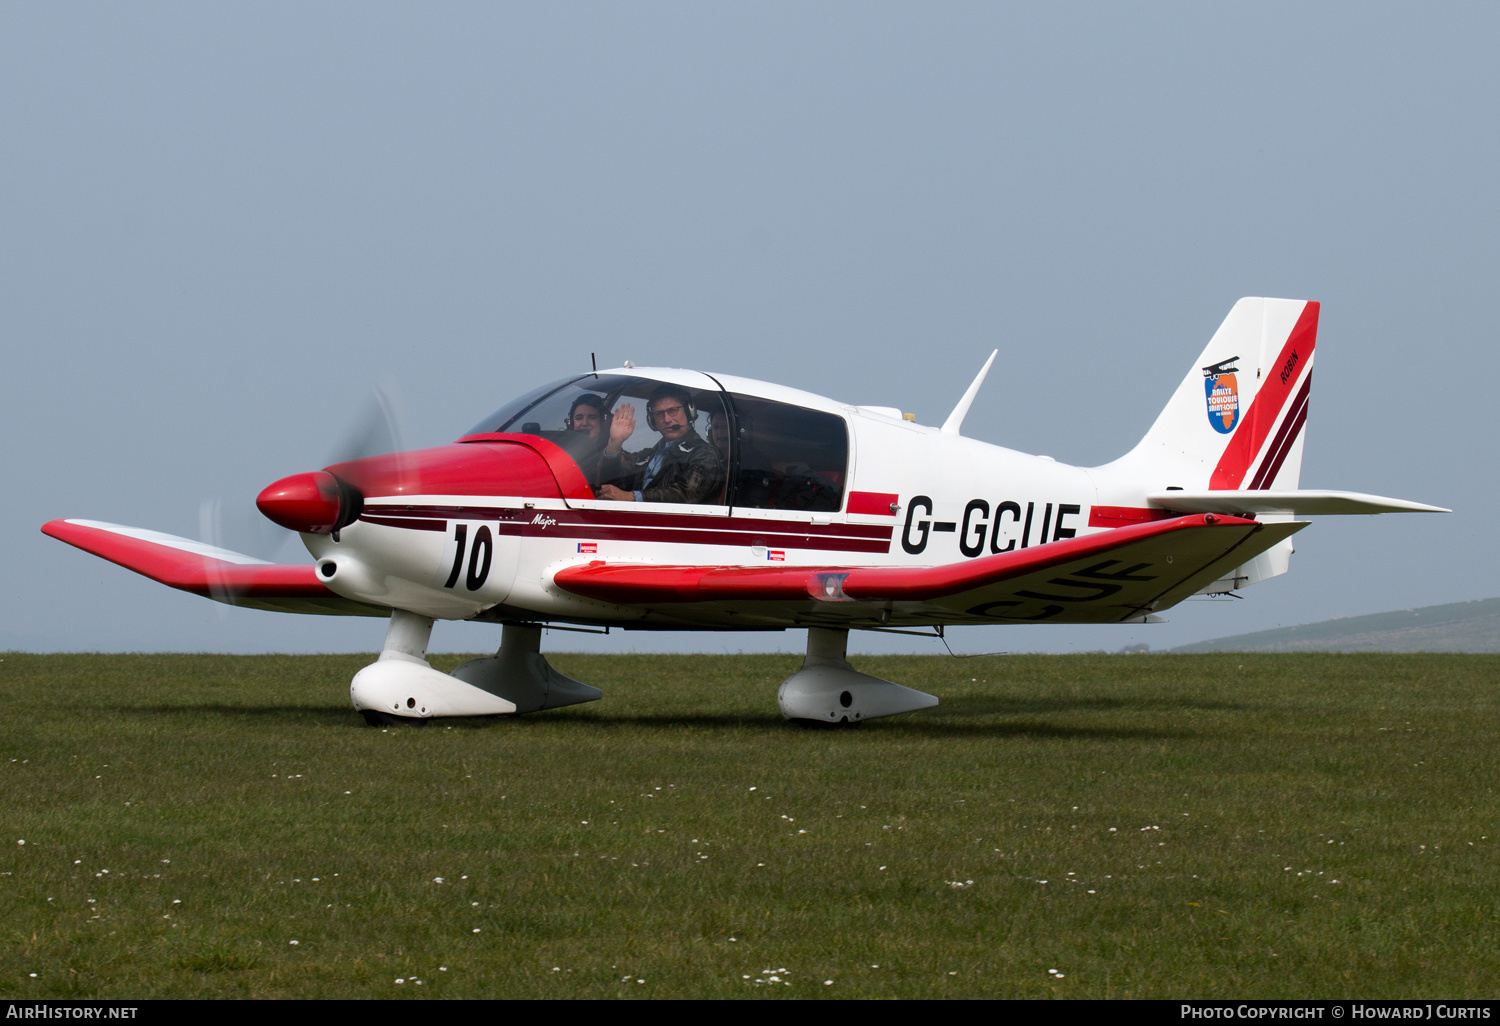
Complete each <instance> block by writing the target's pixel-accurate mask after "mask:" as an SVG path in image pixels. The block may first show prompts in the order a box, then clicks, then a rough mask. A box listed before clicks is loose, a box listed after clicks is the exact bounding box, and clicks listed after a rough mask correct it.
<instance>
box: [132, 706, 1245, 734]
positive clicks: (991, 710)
mask: <svg viewBox="0 0 1500 1026" xmlns="http://www.w3.org/2000/svg"><path fill="white" fill-rule="evenodd" d="M1247 709H1248V707H1246V706H1241V705H1235V704H1232V703H1225V702H1195V701H1189V702H1181V701H1171V700H1168V699H1139V700H1125V699H1062V698H1056V699H1028V700H1021V701H1016V700H979V701H973V700H970V701H964V700H957V701H953V702H951V703H948V704H946V705H944V706H942V707H941V711H940V712H938V713H936V714H932V715H926V716H907V717H902V718H899V719H893V720H889V721H885V722H881V723H880V724H879V726H878V730H880V731H881V732H883V733H884V732H890V733H895V734H908V735H911V734H916V735H923V736H928V737H954V738H957V737H1051V738H1061V739H1078V740H1082V739H1114V740H1139V739H1156V740H1165V739H1186V738H1190V737H1194V736H1197V735H1198V734H1200V733H1201V731H1198V730H1192V729H1183V728H1182V727H1180V726H1178V727H1174V728H1170V729H1168V728H1160V727H1139V726H1136V727H1130V726H1106V725H1102V724H1101V725H1090V724H1068V725H1064V724H1057V723H1046V722H1037V721H1036V720H1034V719H1032V717H1037V716H1047V715H1060V714H1067V713H1078V712H1088V713H1109V712H1132V711H1134V712H1142V713H1147V712H1149V713H1169V712H1183V711H1193V712H1243V711H1247ZM109 711H110V712H113V713H115V714H122V715H131V716H149V717H175V716H182V715H189V716H193V717H212V718H218V719H230V720H234V719H239V720H252V721H257V722H274V721H278V720H280V721H285V722H288V723H293V722H295V723H307V722H313V723H316V724H319V725H324V726H329V727H357V728H358V729H361V730H368V729H369V728H368V727H367V726H366V725H365V724H364V722H363V721H362V720H361V719H360V718H359V716H358V714H357V713H356V712H355V711H354V710H352V709H349V708H347V707H341V706H324V705H259V706H256V705H220V704H197V705H132V706H116V707H114V708H113V709H111V710H109ZM997 717H1001V718H1014V717H1025V718H1026V719H1024V720H1022V721H1020V722H1017V721H1015V720H1014V719H1011V720H1010V722H1004V721H1002V722H994V718H997ZM980 718H984V719H985V720H987V721H989V722H974V721H975V720H978V719H980ZM565 720H571V721H573V722H574V723H576V724H577V725H578V727H579V728H581V729H588V728H590V727H593V728H599V727H604V728H616V727H618V728H635V729H644V730H652V731H671V730H681V729H683V728H700V729H703V728H707V729H712V730H745V729H747V728H748V729H752V730H756V731H761V732H765V733H768V734H769V733H775V732H782V731H785V730H787V729H788V724H787V721H786V720H784V719H782V717H781V716H780V715H778V714H776V713H767V714H764V715H753V714H752V715H744V714H734V713H700V714H640V715H629V714H621V715H613V716H611V715H602V714H601V713H600V712H599V711H596V710H593V709H589V710H573V709H568V710H562V709H559V710H544V711H540V712H535V713H529V714H527V715H526V716H523V717H516V718H511V717H462V718H454V719H451V720H449V721H448V722H447V723H446V724H444V725H445V726H447V725H452V726H455V727H458V726H461V727H464V728H466V729H471V730H472V729H476V728H480V729H499V730H518V729H520V730H524V729H527V728H528V727H542V726H547V725H551V724H554V723H558V722H560V721H565ZM417 722H418V723H422V724H426V723H427V722H430V721H425V720H423V721H417ZM808 729H809V730H810V731H837V730H839V729H841V728H838V727H832V726H825V725H823V724H811V725H809V727H808ZM842 729H847V728H842Z"/></svg>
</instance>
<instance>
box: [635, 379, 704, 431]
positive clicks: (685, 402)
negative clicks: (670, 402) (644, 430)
mask: <svg viewBox="0 0 1500 1026" xmlns="http://www.w3.org/2000/svg"><path fill="white" fill-rule="evenodd" d="M658 399H676V400H678V401H679V402H681V403H682V410H683V413H684V414H685V415H686V416H687V422H688V427H692V426H693V422H694V421H696V420H697V419H698V407H696V406H694V405H693V397H692V395H690V394H689V393H688V391H687V389H685V388H675V387H672V386H668V387H666V388H660V389H657V391H656V392H655V394H653V395H652V396H651V399H650V401H649V402H647V403H646V426H647V427H648V428H650V429H651V430H652V431H656V432H658V433H660V430H661V429H660V428H658V427H657V426H656V411H655V410H653V409H652V408H651V403H654V402H656V401H657V400H658Z"/></svg>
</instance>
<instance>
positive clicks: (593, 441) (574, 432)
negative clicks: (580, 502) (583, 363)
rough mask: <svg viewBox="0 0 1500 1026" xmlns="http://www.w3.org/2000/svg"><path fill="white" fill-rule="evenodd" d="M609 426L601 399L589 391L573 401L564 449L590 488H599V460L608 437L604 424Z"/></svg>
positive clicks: (569, 411) (566, 425) (607, 416)
mask: <svg viewBox="0 0 1500 1026" xmlns="http://www.w3.org/2000/svg"><path fill="white" fill-rule="evenodd" d="M607 423H609V410H608V408H607V407H606V406H605V403H604V400H603V399H602V398H600V397H599V396H597V395H594V394H593V393H592V392H585V393H584V394H582V395H580V396H579V397H578V398H576V399H574V400H573V405H572V407H571V408H569V410H568V417H567V420H566V421H565V422H564V426H565V427H566V428H567V430H568V434H567V435H566V436H565V439H564V441H563V443H562V444H563V448H564V449H565V450H566V451H567V453H568V455H569V456H572V457H573V460H574V462H576V463H577V464H578V468H579V469H580V470H582V471H583V476H584V479H585V480H586V481H588V483H589V487H590V488H597V487H598V486H599V474H600V466H599V464H600V460H601V458H602V455H603V452H604V445H605V443H606V442H607V441H608V440H609V436H608V434H607V433H605V431H604V425H605V424H607Z"/></svg>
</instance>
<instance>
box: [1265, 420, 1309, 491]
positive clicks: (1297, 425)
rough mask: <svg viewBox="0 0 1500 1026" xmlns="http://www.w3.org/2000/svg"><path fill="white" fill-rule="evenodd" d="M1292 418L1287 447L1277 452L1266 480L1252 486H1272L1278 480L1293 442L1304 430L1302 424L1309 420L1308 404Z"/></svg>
mask: <svg viewBox="0 0 1500 1026" xmlns="http://www.w3.org/2000/svg"><path fill="white" fill-rule="evenodd" d="M1291 419H1292V430H1291V433H1290V434H1288V435H1287V444H1286V447H1285V448H1284V449H1282V450H1281V452H1279V453H1277V454H1276V459H1275V461H1274V463H1272V464H1271V466H1270V470H1269V472H1268V473H1267V474H1266V476H1265V480H1264V482H1262V483H1261V484H1256V485H1252V486H1251V487H1252V488H1267V487H1270V485H1271V482H1273V481H1275V480H1276V475H1277V474H1279V473H1281V464H1282V461H1283V460H1285V459H1286V456H1287V453H1289V452H1291V451H1292V443H1293V442H1295V441H1296V440H1297V435H1298V434H1299V433H1300V432H1301V431H1302V425H1303V424H1304V423H1306V422H1307V404H1306V403H1303V404H1302V406H1301V407H1300V408H1299V409H1298V410H1297V413H1296V416H1295V417H1294V418H1291Z"/></svg>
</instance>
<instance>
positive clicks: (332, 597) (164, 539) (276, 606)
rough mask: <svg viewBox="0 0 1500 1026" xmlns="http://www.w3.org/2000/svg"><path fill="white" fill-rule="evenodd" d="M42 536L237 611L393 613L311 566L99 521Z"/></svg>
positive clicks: (65, 524) (48, 528)
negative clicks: (328, 581)
mask: <svg viewBox="0 0 1500 1026" xmlns="http://www.w3.org/2000/svg"><path fill="white" fill-rule="evenodd" d="M42 533H43V534H47V535H50V536H51V537H53V538H56V539H58V540H59V541H65V542H67V543H68V544H69V545H73V546H76V547H77V548H80V549H82V550H83V551H85V552H91V553H93V554H94V555H96V556H101V557H103V558H104V559H107V560H109V561H110V562H111V563H118V564H119V565H120V566H123V567H125V569H127V570H134V571H135V572H136V573H138V574H144V575H145V576H147V577H149V578H151V579H152V580H153V581H157V582H159V583H161V584H165V585H167V586H169V587H172V588H177V589H179V590H181V591H190V592H192V593H193V594H195V595H202V596H204V597H206V598H211V599H213V600H215V601H217V602H225V603H228V604H229V605H233V606H251V607H253V608H256V609H271V610H275V611H277V612H283V613H325V614H332V615H335V616H389V615H390V613H391V611H390V610H389V609H385V608H382V607H380V606H373V605H367V604H365V603H363V602H355V601H353V600H352V599H346V598H344V597H343V596H342V595H337V594H335V593H333V592H332V591H329V590H328V589H327V588H326V587H324V585H323V582H321V581H319V580H318V575H317V569H316V568H315V567H313V566H312V565H311V564H307V565H301V566H298V565H287V564H278V563H268V562H266V561H265V560H263V559H256V558H255V557H254V556H247V555H245V554H243V553H240V552H231V551H229V550H228V549H221V548H216V547H215V546H213V545H206V544H204V543H203V542H198V541H193V540H192V539H191V538H179V537H177V536H176V535H173V534H163V533H162V532H160V531H147V530H144V529H142V528H139V527H124V526H121V525H120V524H106V523H104V522H102V521H99V520H53V521H51V522H49V523H47V524H44V525H43V526H42Z"/></svg>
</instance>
